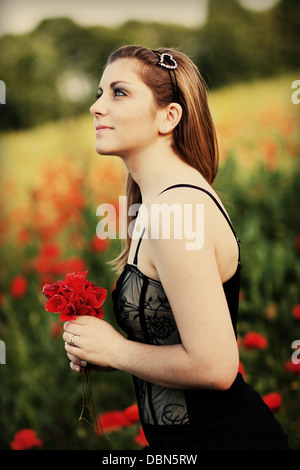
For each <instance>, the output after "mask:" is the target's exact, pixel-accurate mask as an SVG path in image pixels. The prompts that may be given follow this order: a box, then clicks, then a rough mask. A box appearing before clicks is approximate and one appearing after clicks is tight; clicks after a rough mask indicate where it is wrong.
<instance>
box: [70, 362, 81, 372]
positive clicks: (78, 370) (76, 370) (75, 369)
mask: <svg viewBox="0 0 300 470" xmlns="http://www.w3.org/2000/svg"><path fill="white" fill-rule="evenodd" d="M70 367H71V369H72V370H73V371H74V372H77V373H79V372H81V366H79V365H78V364H75V363H74V362H70Z"/></svg>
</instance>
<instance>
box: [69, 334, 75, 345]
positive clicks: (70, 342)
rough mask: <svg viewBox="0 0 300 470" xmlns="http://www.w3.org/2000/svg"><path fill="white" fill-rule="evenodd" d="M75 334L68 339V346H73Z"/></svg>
mask: <svg viewBox="0 0 300 470" xmlns="http://www.w3.org/2000/svg"><path fill="white" fill-rule="evenodd" d="M75 336H76V335H73V336H72V337H71V339H70V341H69V344H70V346H75V344H74V337H75Z"/></svg>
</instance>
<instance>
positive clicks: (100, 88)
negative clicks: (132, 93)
mask: <svg viewBox="0 0 300 470" xmlns="http://www.w3.org/2000/svg"><path fill="white" fill-rule="evenodd" d="M119 83H126V84H127V85H130V83H129V82H125V81H124V80H116V81H114V82H111V84H110V88H114V87H115V86H116V85H118V84H119ZM98 91H103V89H102V87H101V86H99V88H98Z"/></svg>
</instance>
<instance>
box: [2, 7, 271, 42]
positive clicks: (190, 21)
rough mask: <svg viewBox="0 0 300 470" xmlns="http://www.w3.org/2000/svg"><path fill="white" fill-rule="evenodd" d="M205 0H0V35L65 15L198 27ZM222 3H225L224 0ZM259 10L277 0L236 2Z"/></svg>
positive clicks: (106, 22) (87, 20)
mask: <svg viewBox="0 0 300 470" xmlns="http://www.w3.org/2000/svg"><path fill="white" fill-rule="evenodd" d="M208 1H209V0H0V35H2V34H5V33H16V34H18V33H24V32H27V31H30V30H31V29H33V28H34V27H35V26H36V25H37V23H39V22H40V21H41V20H42V19H43V18H51V17H55V16H69V17H71V18H73V19H74V20H75V21H76V22H78V23H80V24H83V25H103V26H112V25H118V24H121V23H123V22H125V21H127V20H129V19H138V20H142V21H161V22H171V23H179V24H182V25H185V26H199V25H201V24H203V23H204V22H205V18H206V12H207V4H208ZM224 1H226V0H224ZM239 1H240V3H242V4H244V5H248V6H250V7H253V8H255V9H263V8H265V7H269V6H270V5H272V4H274V3H277V2H278V1H279V0H239Z"/></svg>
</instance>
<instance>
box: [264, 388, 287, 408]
mask: <svg viewBox="0 0 300 470" xmlns="http://www.w3.org/2000/svg"><path fill="white" fill-rule="evenodd" d="M262 398H263V400H264V402H265V403H266V405H268V407H269V408H270V410H271V411H278V410H279V409H280V408H281V405H282V395H281V393H277V392H272V393H268V394H267V395H264V396H263V397H262Z"/></svg>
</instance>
